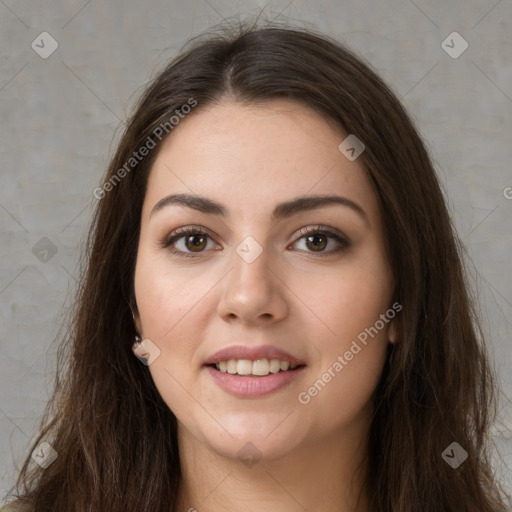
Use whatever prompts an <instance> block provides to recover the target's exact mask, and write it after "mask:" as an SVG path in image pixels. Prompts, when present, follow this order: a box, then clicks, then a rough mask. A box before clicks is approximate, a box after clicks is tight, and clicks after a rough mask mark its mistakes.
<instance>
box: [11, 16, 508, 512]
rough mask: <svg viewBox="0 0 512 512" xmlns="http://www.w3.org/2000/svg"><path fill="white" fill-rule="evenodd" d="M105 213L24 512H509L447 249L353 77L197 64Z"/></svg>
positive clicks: (203, 45)
mask: <svg viewBox="0 0 512 512" xmlns="http://www.w3.org/2000/svg"><path fill="white" fill-rule="evenodd" d="M94 195H95V197H97V198H98V199H99V203H98V208H97V211H96V215H95V217H94V222H93V226H92V228H91V232H90V238H89V245H88V247H89V248H90V251H89V253H88V254H87V267H86V271H85V273H84V277H83V285H82V287H81V290H80V294H79V297H78V300H77V308H76V313H75V316H74V320H73V324H72V325H73V327H72V329H71V330H70V332H69V336H68V338H67V339H66V340H65V341H64V343H63V349H62V351H61V354H60V359H59V361H60V363H62V364H66V363H67V362H69V365H68V367H67V368H66V371H65V374H64V376H63V377H60V374H59V378H58V380H57V385H56V389H55V394H54V398H53V400H52V402H51V403H50V406H53V408H50V409H49V410H48V415H49V416H48V417H49V418H50V419H49V420H48V421H46V418H45V421H44V423H43V425H42V428H41V435H40V436H39V438H38V439H37V441H36V443H34V446H33V447H32V450H31V455H32V457H27V460H26V462H25V464H24V466H23V468H22V472H21V475H20V478H19V481H18V483H19V484H20V485H21V484H22V483H23V484H24V488H23V490H22V491H21V492H20V493H19V494H20V499H19V500H18V502H17V504H19V505H21V504H25V506H26V507H27V510H30V511H32V510H37V511H42V510H54V511H64V510H66V511H67V510H75V511H105V510H109V511H111V512H114V511H121V510H122V511H123V512H126V511H131V510H133V511H135V510H136V511H141V510H147V511H166V512H169V511H187V510H188V511H193V510H197V511H199V512H201V511H203V510H204V511H208V512H216V511H218V510H223V511H226V510H229V511H234V510H251V511H256V510H258V511H259V510H265V511H296V510H297V511H298V510H308V511H310V512H313V511H320V510H321V511H335V510H336V511H342V512H346V511H357V512H377V511H378V512H391V511H393V512H411V511H420V510H421V511H422V512H427V511H432V512H434V511H436V512H439V511H441V510H442V511H450V512H451V511H457V512H460V511H475V512H476V511H478V512H491V511H493V512H497V511H503V510H505V497H504V495H503V493H501V491H500V488H499V485H498V483H497V482H495V481H494V479H493V473H492V470H491V468H490V465H489V460H488V453H487V449H488V447H487V444H486V439H487V435H488V430H489V426H490V423H491V421H492V419H493V417H492V413H493V411H494V410H495V387H494V383H493V382H494V381H493V378H492V373H491V370H490V366H489V365H488V360H487V357H486V354H485V349H484V344H483V340H482V336H481V331H480V329H479V327H478V323H477V322H476V321H474V309H473V303H472V302H471V300H470V298H469V296H468V289H467V285H466V281H465V277H464V273H463V266H462V263H461V255H460V242H459V241H458V239H457V238H456V235H455V233H454V231H453V229H452V226H451V223H450V219H449V216H448V213H447V209H446V206H445V203H444V199H443V195H442V192H441V190H440V186H439V183H438V180H437V178H436V175H435V172H434V169H433V166H432V164H431V162H430V160H429V157H428V155H427V152H426V150H425V147H424V145H423V143H422V142H421V140H420V138H419V136H418V134H417V132H416V130H415V128H414V127H413V125H412V123H411V121H410V119H409V117H408V116H407V114H406V113H405V111H404V109H403V107H402V106H401V105H400V103H399V101H398V100H397V99H396V97H395V96H394V95H393V93H392V92H391V91H390V90H389V89H388V87H387V86H386V85H385V84H384V83H383V82H382V80H381V79H380V78H379V77H378V76H376V74H375V73H374V72H373V71H372V70H371V69H370V68H369V66H368V65H366V64H365V63H364V62H362V61H361V59H359V58H357V57H355V56H354V55H353V54H352V53H351V52H349V51H348V50H347V49H346V48H344V47H343V46H341V45H340V44H339V43H337V42H335V41H333V40H331V39H329V38H327V37H325V36H321V35H317V34H314V33H312V32H306V31H303V30H298V29H291V28H280V27H276V26H266V27H264V28H256V27H251V28H244V29H240V30H239V31H237V30H232V31H231V32H229V31H228V32H227V33H223V34H222V35H217V36H209V37H208V38H206V39H205V40H200V41H196V42H195V43H194V44H193V45H192V46H191V47H190V48H188V49H187V50H186V51H185V52H183V53H182V54H181V55H180V56H179V57H178V58H176V59H175V60H174V61H173V62H172V63H171V64H170V65H169V66H168V67H167V68H166V69H164V70H163V72H161V73H160V74H159V75H158V76H157V77H156V79H155V80H154V81H153V83H152V84H151V85H150V87H148V88H147V90H146V92H145V93H144V95H143V96H142V98H141V100H140V102H139V104H138V106H137V108H136V110H135V113H134V114H133V115H132V117H131V118H130V119H129V122H128V125H127V128H126V131H125V133H124V135H123V138H122V140H121V142H120V144H119V147H118V149H117V152H116V154H115V156H114V158H113V160H112V162H111V165H110V167H109V170H108V174H107V176H106V179H105V181H104V183H103V185H102V186H101V187H98V189H96V190H95V192H94ZM66 348H69V351H66V350H65V349H66ZM43 442H46V443H47V444H45V445H44V446H43V447H42V448H41V446H42V444H41V443H43ZM34 454H35V455H34ZM34 456H35V457H37V456H39V457H40V458H41V461H44V463H39V464H34V463H33V461H34V460H36V459H35V458H34ZM49 461H51V463H48V462H49ZM43 466H45V467H43Z"/></svg>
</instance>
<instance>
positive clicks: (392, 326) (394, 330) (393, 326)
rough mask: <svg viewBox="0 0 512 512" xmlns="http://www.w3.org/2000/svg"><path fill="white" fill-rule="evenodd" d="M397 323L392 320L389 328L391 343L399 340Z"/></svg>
mask: <svg viewBox="0 0 512 512" xmlns="http://www.w3.org/2000/svg"><path fill="white" fill-rule="evenodd" d="M397 330H398V328H397V322H396V320H391V322H390V323H389V327H388V341H389V343H393V344H394V343H396V340H397Z"/></svg>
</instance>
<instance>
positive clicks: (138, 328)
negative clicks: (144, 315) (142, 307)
mask: <svg viewBox="0 0 512 512" xmlns="http://www.w3.org/2000/svg"><path fill="white" fill-rule="evenodd" d="M130 310H131V312H132V317H133V326H134V328H135V331H136V332H137V334H138V335H139V336H140V337H141V338H142V324H141V321H140V315H139V313H137V314H135V313H134V312H133V308H130Z"/></svg>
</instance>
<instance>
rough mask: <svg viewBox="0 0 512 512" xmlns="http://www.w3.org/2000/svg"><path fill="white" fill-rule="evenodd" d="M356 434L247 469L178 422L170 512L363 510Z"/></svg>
mask: <svg viewBox="0 0 512 512" xmlns="http://www.w3.org/2000/svg"><path fill="white" fill-rule="evenodd" d="M180 430H181V433H180ZM345 434H346V433H345ZM360 434H361V432H359V435H358V437H357V438H355V437H354V436H347V435H343V436H337V437H333V438H332V439H323V440H322V441H321V442H318V441H317V442H315V443H314V444H311V445H309V446H301V447H298V448H297V449H296V450H294V451H293V453H290V454H287V455H286V456H285V457H282V458H280V459H277V460H264V459H261V460H259V461H258V462H257V463H255V464H254V465H251V466H250V467H249V466H248V465H246V464H244V463H243V462H241V461H240V460H237V459H232V458H228V457H224V456H223V455H221V454H219V453H218V452H215V451H213V450H211V449H210V448H208V447H206V446H205V445H204V444H201V443H199V442H198V441H197V439H196V438H195V437H193V436H192V435H190V434H189V433H188V432H186V431H185V429H184V427H183V425H180V427H179V429H178V440H179V445H180V455H181V457H180V458H181V460H182V467H181V471H182V486H181V491H180V496H179V500H178V503H179V505H178V507H177V508H176V512H193V511H197V512H203V511H206V510H208V512H221V511H222V512H235V511H239V510H245V511H248V512H260V511H261V510H265V511H268V512H299V511H302V512H303V511H305V510H307V511H308V512H320V511H322V512H369V507H368V501H367V494H366V488H365V481H366V475H367V466H366V463H365V455H366V453H367V444H366V436H361V435H360ZM340 437H342V438H343V440H344V441H343V442H340Z"/></svg>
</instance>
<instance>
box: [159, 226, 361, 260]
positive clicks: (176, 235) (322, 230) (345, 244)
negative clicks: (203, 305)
mask: <svg viewBox="0 0 512 512" xmlns="http://www.w3.org/2000/svg"><path fill="white" fill-rule="evenodd" d="M190 234H194V235H205V236H207V237H209V238H211V239H213V237H212V235H211V234H210V233H209V232H208V231H206V230H205V229H204V228H202V227H199V226H186V227H183V228H178V229H177V230H176V231H174V232H173V233H171V234H170V235H169V236H168V237H166V238H165V239H164V240H162V242H161V246H162V248H164V249H167V250H168V251H169V252H170V253H171V254H173V255H176V256H179V257H184V258H198V257H200V256H201V254H202V253H203V252H205V251H200V252H198V253H191V252H184V251H180V250H176V249H169V247H170V246H171V245H172V244H173V243H175V242H176V241H177V240H179V239H180V238H183V237H184V236H186V235H190ZM299 234H300V235H301V236H300V237H299V238H298V239H297V241H296V242H298V241H299V240H302V239H303V238H304V237H306V236H308V235H316V234H322V235H326V236H328V237H329V238H333V239H334V240H335V241H336V242H337V243H338V244H339V247H338V248H337V249H334V250H331V251H327V252H323V251H321V252H316V253H315V252H314V251H307V252H309V253H310V254H314V255H316V256H320V257H326V256H329V255H331V254H335V253H338V252H340V251H343V250H345V249H348V248H349V247H350V245H351V242H350V240H349V239H348V238H347V237H345V236H343V235H342V234H341V233H338V232H337V231H334V230H333V229H331V228H329V227H327V226H322V225H318V226H315V227H313V228H311V227H308V228H302V229H300V230H299ZM296 242H294V244H295V243H296Z"/></svg>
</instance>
